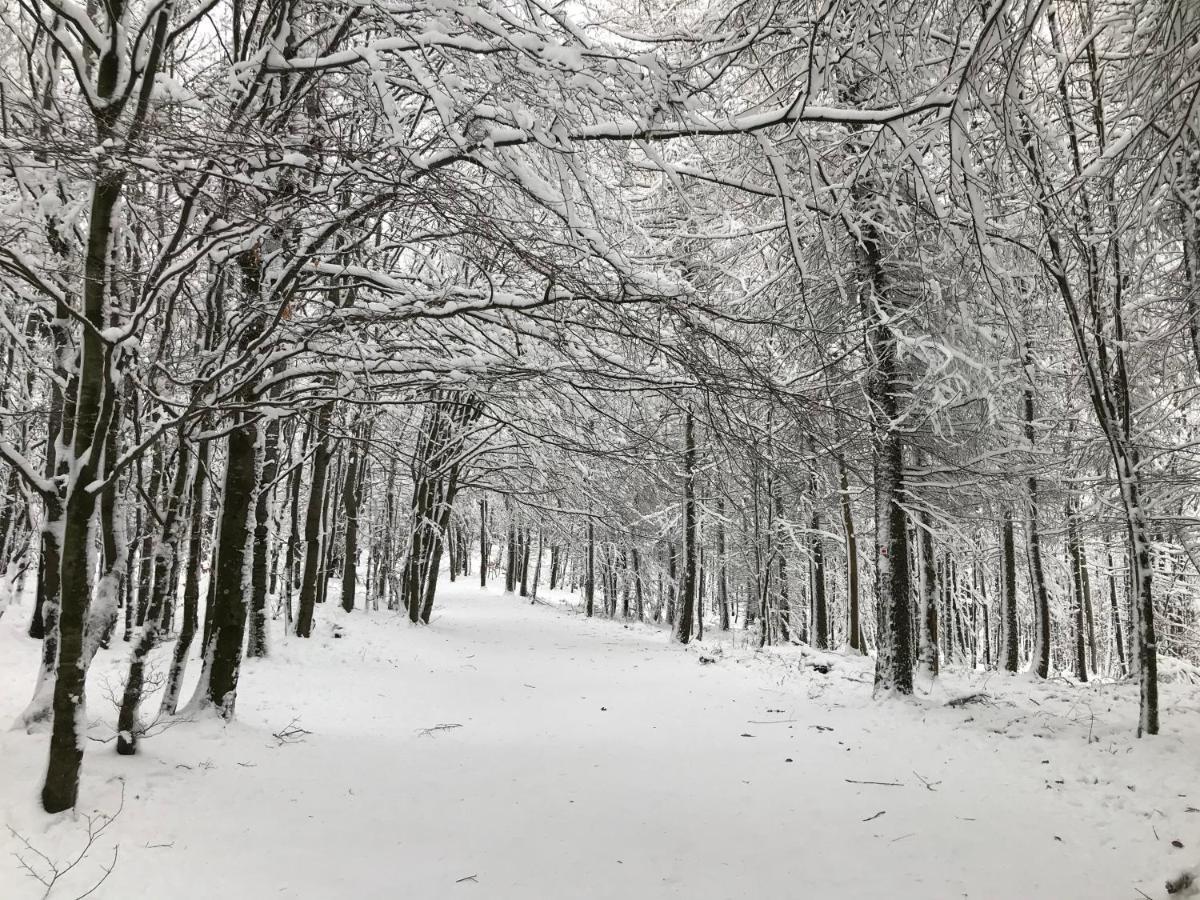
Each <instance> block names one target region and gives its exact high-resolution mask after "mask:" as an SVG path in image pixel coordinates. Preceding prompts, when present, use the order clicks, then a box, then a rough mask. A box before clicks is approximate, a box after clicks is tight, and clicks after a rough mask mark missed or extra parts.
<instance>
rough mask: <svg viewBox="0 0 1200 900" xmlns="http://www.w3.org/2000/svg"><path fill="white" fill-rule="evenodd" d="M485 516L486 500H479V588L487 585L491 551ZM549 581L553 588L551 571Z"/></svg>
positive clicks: (486, 511) (486, 514)
mask: <svg viewBox="0 0 1200 900" xmlns="http://www.w3.org/2000/svg"><path fill="white" fill-rule="evenodd" d="M487 517H488V502H487V500H480V501H479V586H480V587H481V588H482V587H487V568H488V556H489V554H490V552H491V548H490V547H489V546H488V527H487ZM550 581H551V584H550V587H551V588H553V587H554V584H553V581H554V576H553V572H552V573H551V576H550Z"/></svg>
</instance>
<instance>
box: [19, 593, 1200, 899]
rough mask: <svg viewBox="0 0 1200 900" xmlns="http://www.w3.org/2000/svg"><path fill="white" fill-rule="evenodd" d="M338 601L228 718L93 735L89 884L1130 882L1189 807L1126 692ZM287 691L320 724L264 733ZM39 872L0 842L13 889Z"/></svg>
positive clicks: (986, 893)
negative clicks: (920, 675)
mask: <svg viewBox="0 0 1200 900" xmlns="http://www.w3.org/2000/svg"><path fill="white" fill-rule="evenodd" d="M559 602H561V598H559V600H558V601H556V605H557V603H559ZM321 615H322V617H324V618H325V621H324V622H322V624H321V625H320V626H319V627H318V629H317V632H316V635H315V636H314V638H313V639H312V640H311V641H309V642H307V643H303V644H302V643H301V642H299V641H297V640H295V639H290V640H288V641H287V642H283V641H281V640H279V639H278V638H277V640H276V642H275V646H274V647H273V655H272V657H271V658H270V659H267V660H251V661H248V662H247V666H246V671H245V672H244V673H243V680H242V690H241V697H240V699H239V718H238V721H237V722H236V723H234V724H233V725H231V726H229V727H222V726H220V725H219V724H218V723H216V722H212V721H207V720H206V721H202V722H195V723H189V724H184V725H182V726H180V727H178V728H174V729H171V730H168V731H167V732H165V733H163V734H161V735H158V736H156V737H153V738H151V739H148V740H147V741H146V742H145V743H144V744H143V751H142V752H141V753H140V754H139V756H138V757H136V758H134V759H132V760H130V759H121V758H118V757H116V756H115V754H113V753H112V751H111V745H109V746H101V745H98V744H94V745H92V746H91V747H89V754H88V758H87V759H86V760H85V772H86V773H87V775H86V778H85V782H84V797H85V798H86V800H87V802H88V803H90V804H92V805H94V806H95V807H96V808H98V809H100V810H103V811H108V810H111V808H113V807H114V806H115V804H116V800H117V797H118V795H119V791H120V787H119V783H118V782H117V781H116V779H117V778H118V777H119V776H124V777H125V778H126V782H127V786H126V799H125V811H124V812H123V813H122V815H121V817H120V818H119V819H118V822H117V824H116V825H114V826H113V829H111V831H110V833H108V834H106V835H105V837H104V840H102V841H100V842H99V843H98V848H97V850H96V852H95V853H93V854H90V855H89V857H88V860H87V863H86V864H84V865H82V866H81V867H80V868H81V870H82V871H81V872H80V873H79V881H78V883H79V884H80V885H82V886H84V887H86V886H88V885H89V884H90V882H89V881H88V878H91V879H92V881H94V877H93V876H94V875H95V874H96V873H97V872H98V871H99V864H100V863H101V862H103V863H107V861H108V860H107V855H109V854H111V849H109V848H110V847H111V845H112V844H114V843H116V842H118V841H119V842H120V844H121V851H120V859H119V862H118V866H117V868H116V870H115V871H114V873H113V875H112V876H111V878H110V879H109V880H108V881H107V882H106V883H105V884H104V885H103V886H102V887H101V889H100V890H99V891H97V892H96V893H95V894H93V895H92V896H93V897H100V898H101V900H104V898H113V900H117V898H120V900H126V898H143V897H144V898H169V900H191V898H197V900H199V898H210V897H218V896H219V897H222V898H226V900H259V898H268V897H283V898H287V897H293V898H304V900H335V898H355V900H360V898H361V900H384V898H414V900H431V898H459V897H463V898H468V897H475V898H488V900H500V898H512V900H518V898H519V900H541V898H547V900H551V898H620V900H643V898H645V900H649V898H668V897H680V898H683V897H686V898H689V900H717V898H730V900H733V898H743V897H755V898H793V897H794V898H808V897H814V898H816V897H849V898H875V897H879V898H889V900H908V898H913V900H941V898H959V897H972V898H980V900H1003V898H1013V900H1025V898H1054V900H1072V898H1078V900H1105V898H1114V900H1130V898H1134V897H1137V896H1138V895H1137V893H1136V891H1135V890H1134V886H1135V884H1136V885H1139V886H1141V887H1142V888H1143V889H1145V890H1147V891H1148V892H1149V891H1154V890H1155V888H1156V887H1161V882H1160V881H1159V879H1158V875H1159V874H1160V873H1161V871H1162V868H1163V865H1164V855H1163V854H1164V852H1169V850H1167V851H1164V849H1163V848H1164V847H1166V846H1167V845H1166V844H1165V843H1163V842H1165V841H1169V840H1170V839H1171V838H1172V837H1175V836H1176V835H1175V832H1172V831H1171V823H1172V821H1174V822H1183V823H1185V824H1190V820H1193V819H1200V815H1197V816H1190V817H1188V816H1184V817H1182V818H1180V817H1175V818H1174V819H1172V818H1171V817H1170V816H1167V817H1164V818H1161V819H1157V820H1148V819H1147V818H1146V816H1147V810H1152V809H1153V808H1154V807H1156V806H1165V805H1166V804H1167V803H1168V802H1169V799H1170V797H1171V796H1172V795H1177V794H1178V792H1179V785H1178V783H1176V782H1173V781H1172V780H1171V779H1170V778H1167V779H1164V778H1163V777H1162V775H1163V771H1162V766H1163V765H1178V763H1179V761H1182V760H1183V759H1185V757H1184V756H1179V757H1175V756H1173V755H1170V754H1171V753H1173V752H1174V751H1175V750H1176V749H1180V748H1176V746H1175V744H1170V745H1167V744H1165V743H1164V744H1162V745H1160V746H1161V748H1162V749H1161V752H1160V751H1159V750H1154V753H1158V754H1159V755H1158V756H1151V757H1149V758H1146V757H1143V758H1141V759H1139V758H1138V757H1136V756H1126V754H1128V753H1129V750H1128V745H1129V741H1128V740H1126V739H1124V738H1123V737H1121V734H1123V732H1122V731H1120V729H1123V728H1124V726H1125V724H1126V723H1125V720H1124V719H1122V720H1120V721H1119V722H1118V721H1115V720H1114V721H1112V722H1111V723H1109V722H1108V720H1106V719H1104V718H1103V717H1101V718H1100V724H1099V726H1097V724H1096V720H1095V719H1093V720H1092V721H1091V722H1090V723H1089V722H1088V721H1087V720H1086V719H1085V720H1084V721H1083V722H1082V723H1081V724H1079V728H1082V729H1087V728H1089V727H1090V728H1091V729H1093V730H1095V729H1096V728H1097V727H1099V728H1100V729H1101V730H1102V732H1103V734H1104V741H1105V742H1107V744H1106V746H1103V747H1101V746H1100V742H1099V741H1096V742H1094V743H1092V744H1087V743H1086V735H1085V734H1084V732H1083V731H1077V730H1076V731H1071V732H1070V733H1060V731H1061V729H1060V731H1056V730H1055V729H1054V728H1053V727H1049V726H1044V725H1043V724H1039V722H1040V720H1039V719H1038V717H1037V715H1036V710H1034V711H1033V713H1031V714H1029V715H1026V711H1025V710H1022V709H1020V708H1019V707H1014V708H1011V709H1010V708H998V709H992V708H990V707H987V708H985V707H980V706H968V707H964V708H961V709H952V708H947V707H945V706H944V700H945V697H942V698H941V699H940V700H938V701H936V702H929V701H925V702H911V703H909V702H894V703H876V702H874V701H872V700H871V699H870V696H869V694H870V687H869V684H864V683H862V681H863V680H867V679H868V678H869V671H870V670H869V663H867V662H866V661H863V660H858V659H844V658H842V657H838V656H830V657H825V658H824V659H826V660H827V661H831V662H832V663H833V666H834V668H833V670H832V671H831V672H830V673H829V674H819V673H816V672H813V671H812V670H811V669H810V668H808V667H807V666H805V665H803V664H802V662H803V660H802V658H801V657H800V656H799V655H798V654H797V653H792V654H791V655H789V654H788V653H787V652H785V653H784V654H781V655H770V654H765V655H764V654H760V655H757V656H756V655H755V654H753V653H752V652H751V651H749V650H745V649H735V648H733V647H730V646H726V647H723V648H721V650H722V652H715V651H714V645H711V644H706V645H704V646H703V647H697V646H695V645H693V646H692V647H689V648H683V647H679V646H672V645H669V644H668V642H667V636H666V634H665V632H663V631H660V630H657V629H653V628H649V627H643V626H635V627H630V628H625V627H623V626H622V625H621V624H620V623H618V622H612V621H608V620H603V619H593V620H587V619H585V618H583V617H582V616H580V615H578V614H577V613H574V612H573V611H571V610H568V609H566V608H557V609H556V608H548V606H547V605H544V604H541V603H539V604H530V603H529V602H527V601H524V600H520V599H518V598H514V597H504V596H500V595H498V594H496V593H492V592H491V591H490V590H489V592H487V593H484V592H481V591H480V590H479V589H478V588H477V587H475V586H473V585H470V584H463V583H462V582H459V583H458V584H455V585H450V584H445V585H443V586H442V589H441V592H440V596H439V603H438V607H437V610H436V612H435V618H434V622H433V624H432V626H431V627H429V628H413V627H411V626H409V625H408V624H407V623H406V622H404V621H402V620H400V619H398V618H397V617H396V616H394V615H391V614H388V613H383V612H381V613H371V614H368V615H365V616H364V615H363V614H362V613H361V612H358V613H355V614H353V615H351V616H343V615H341V614H340V612H337V613H336V617H335V620H336V622H337V623H338V624H339V625H340V626H341V628H342V632H341V634H342V636H341V637H335V636H334V629H333V628H332V627H331V625H330V623H329V622H328V618H329V617H330V616H334V615H335V611H334V610H332V609H324V610H322V611H321ZM7 624H8V623H5V625H6V626H7ZM705 653H707V654H714V653H715V658H716V661H715V662H714V663H712V664H707V665H702V664H701V663H700V662H699V659H700V656H701V655H702V654H705ZM818 661H819V660H818ZM97 696H98V692H97V691H96V690H95V689H93V698H95V697H97ZM1121 702H1122V703H1124V702H1125V699H1124V698H1122V699H1121ZM93 704H98V705H101V706H102V705H103V701H99V700H96V699H94V700H93ZM93 709H96V705H94V706H93ZM1030 709H1032V707H1031V708H1030ZM0 712H3V713H8V712H10V709H9V708H8V704H7V701H6V706H5V708H4V709H3V710H0ZM986 715H991V716H992V717H993V718H994V719H995V722H994V723H990V722H989V724H988V725H987V726H986V727H985V726H984V724H983V722H982V721H981V720H979V719H977V716H986ZM296 717H298V721H297V722H296V725H297V726H299V727H300V728H303V729H306V730H307V731H308V732H310V733H308V734H300V735H298V738H299V739H298V740H295V741H292V742H286V743H281V742H280V741H279V740H278V739H277V738H275V737H273V733H275V732H280V731H281V730H282V729H283V728H285V727H286V726H288V724H289V723H290V722H291V721H292V720H293V719H294V718H296ZM1014 717H1015V718H1014ZM1196 718H1197V717H1195V716H1193V717H1192V721H1193V722H1194V721H1195V719H1196ZM1010 720H1012V721H1018V720H1019V722H1020V723H1024V724H1018V725H1017V726H1014V727H1011V728H1009V729H1008V730H1007V731H1006V730H1005V728H1003V727H1000V726H1001V725H1003V723H1004V722H1009V724H1010V725H1012V722H1011V721H1010ZM1055 721H1058V720H1055ZM1064 721H1069V722H1076V723H1077V721H1078V720H1077V719H1068V720H1064ZM993 728H995V729H996V730H992V729H993ZM1109 731H1111V732H1112V733H1111V734H1109V733H1108V732H1109ZM998 732H1000V733H998ZM1039 734H1040V736H1039ZM1014 738H1019V739H1014ZM35 742H36V752H31V751H30V749H29V747H30V745H32V744H34V743H35ZM1140 746H1141V747H1145V746H1146V745H1145V744H1142V745H1140ZM42 747H43V745H42V743H41V741H40V740H36V739H33V738H28V737H26V736H25V735H6V736H4V738H3V743H0V750H3V751H5V752H7V753H9V754H10V755H9V756H8V757H7V758H14V757H15V758H16V759H17V761H18V768H20V769H21V770H22V773H23V774H22V777H24V778H25V779H26V780H27V786H26V787H25V788H23V789H22V791H21V792H20V794H21V796H19V797H17V796H13V792H12V791H7V792H5V793H4V794H3V795H2V796H0V799H2V800H3V801H4V802H5V807H4V808H0V812H2V813H4V814H6V815H7V816H8V817H9V818H10V819H13V820H15V822H14V824H15V825H16V826H17V827H18V828H19V830H21V831H22V832H23V833H25V834H27V835H29V836H30V837H31V839H32V841H33V843H34V844H35V846H36V845H43V844H45V843H46V842H49V844H50V845H51V846H54V847H59V848H62V852H63V854H64V855H65V853H66V849H67V848H69V847H71V846H75V844H73V843H72V841H76V842H77V841H78V840H79V837H80V834H79V832H80V828H79V826H77V825H75V826H72V825H71V824H70V823H65V824H64V823H58V824H55V825H52V826H50V827H49V829H47V826H46V824H45V823H46V820H45V818H44V817H40V814H37V813H36V812H34V811H31V810H30V809H29V808H28V804H29V799H30V797H29V793H28V792H32V791H34V790H36V781H37V776H38V775H39V774H40V772H39V771H38V769H39V767H40V765H41V761H42V757H41V753H42V752H43V750H42ZM14 748H15V751H14ZM1139 749H1140V748H1139ZM1182 749H1184V750H1186V747H1183V748H1182ZM1164 754H1165V755H1164ZM1118 755H1123V756H1125V759H1124V761H1122V760H1120V759H1117V756H1118ZM1186 758H1190V759H1193V760H1194V754H1192V755H1191V756H1189V757H1186ZM1106 766H1110V768H1111V766H1120V767H1121V768H1120V769H1119V770H1118V769H1113V770H1112V771H1110V769H1108V768H1105V767H1106ZM1156 767H1157V768H1158V772H1157V774H1156V773H1155V771H1154V769H1155V768H1156ZM1143 770H1144V779H1143V780H1142V781H1141V782H1140V783H1138V784H1135V782H1139V779H1140V778H1143V776H1142V775H1139V771H1143ZM1117 772H1119V775H1120V778H1119V779H1118V777H1117V774H1115V773H1117ZM1179 774H1180V775H1181V776H1182V778H1183V783H1186V782H1187V781H1188V779H1190V778H1191V777H1192V775H1189V774H1188V773H1187V772H1186V770H1184V771H1182V772H1181V773H1179ZM1193 774H1194V772H1193ZM1117 780H1121V781H1123V782H1125V783H1122V784H1117V783H1116V782H1117ZM857 782H881V783H857ZM926 782H927V784H926ZM1151 782H1152V783H1153V785H1154V786H1155V787H1156V788H1157V790H1154V791H1151V792H1149V793H1146V792H1145V790H1144V788H1150V787H1151V784H1150V783H1151ZM1126 785H1132V787H1127V786H1126ZM1194 787H1196V788H1197V789H1200V784H1196V785H1194ZM1139 790H1141V791H1143V793H1138V791H1139ZM1123 795H1124V796H1123ZM1175 802H1176V806H1179V805H1180V804H1181V803H1182V802H1183V801H1175ZM1188 802H1190V803H1192V804H1193V805H1198V806H1200V803H1197V802H1196V799H1195V798H1194V799H1193V800H1191V801H1188ZM1135 804H1136V805H1135ZM1173 809H1174V807H1172V810H1173ZM1155 821H1157V823H1158V830H1159V831H1160V835H1159V836H1160V837H1161V838H1162V841H1163V842H1157V843H1156V838H1155V835H1154V834H1152V827H1153V826H1154V825H1155ZM1197 824H1200V823H1197ZM72 829H74V831H72ZM1181 836H1183V835H1181ZM1186 837H1187V840H1188V841H1189V842H1190V844H1189V846H1192V847H1194V846H1195V842H1194V841H1193V840H1192V838H1200V833H1198V832H1197V829H1196V828H1195V827H1194V826H1193V829H1192V833H1191V834H1190V835H1187V836H1186ZM10 843H11V842H10ZM10 849H12V848H11V847H9V846H8V845H4V846H3V847H0V850H5V851H7V850H10ZM1189 852H1190V851H1189ZM88 866H90V867H91V868H90V870H88ZM1139 879H1141V880H1139ZM1148 879H1153V880H1152V881H1151V880H1148ZM33 887H36V885H34V884H33V883H32V881H30V880H28V879H24V880H22V878H21V874H20V872H19V871H17V870H16V869H15V868H14V867H12V866H9V865H8V861H7V860H5V861H4V863H3V867H2V868H0V897H3V898H5V900H8V898H13V900H19V898H23V897H26V896H28V897H35V896H40V891H33V890H32V888H33ZM55 896H58V895H57V894H56V895H55ZM62 896H64V897H73V896H76V894H73V893H67V892H66V891H65V890H64V892H63V893H62ZM1151 896H1157V894H1156V893H1152V894H1151Z"/></svg>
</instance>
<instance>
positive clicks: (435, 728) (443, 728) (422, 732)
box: [417, 722, 462, 737]
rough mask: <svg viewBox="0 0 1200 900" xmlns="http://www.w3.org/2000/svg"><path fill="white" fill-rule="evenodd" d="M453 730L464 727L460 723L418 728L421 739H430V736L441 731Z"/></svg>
mask: <svg viewBox="0 0 1200 900" xmlns="http://www.w3.org/2000/svg"><path fill="white" fill-rule="evenodd" d="M452 728H462V725H460V724H459V723H458V722H442V723H440V724H438V725H434V726H433V727H432V728H418V729H417V733H418V734H420V735H421V737H429V736H430V735H432V734H436V733H437V732H439V731H449V730H450V729H452Z"/></svg>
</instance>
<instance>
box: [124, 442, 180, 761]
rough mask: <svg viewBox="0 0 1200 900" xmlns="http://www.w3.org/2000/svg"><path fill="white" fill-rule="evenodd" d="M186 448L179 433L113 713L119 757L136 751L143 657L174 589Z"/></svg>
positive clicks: (151, 646)
mask: <svg viewBox="0 0 1200 900" xmlns="http://www.w3.org/2000/svg"><path fill="white" fill-rule="evenodd" d="M186 449H187V443H186V439H185V436H184V434H182V433H180V435H179V453H178V458H177V459H176V462H175V477H174V478H173V480H172V485H171V489H170V493H169V494H168V495H167V498H166V504H165V506H164V508H163V517H162V528H161V531H160V533H159V536H158V540H157V545H156V547H155V552H154V576H153V588H152V592H153V593H152V594H151V597H150V602H149V604H148V606H149V608H148V609H147V611H146V621H145V623H144V624H143V626H142V632H141V634H140V635H138V639H137V640H136V641H135V642H134V644H133V648H132V650H131V651H130V654H129V673H128V675H127V676H126V678H125V688H124V690H123V691H122V693H121V705H120V710H119V711H118V713H117V753H119V754H121V755H122V756H130V755H132V754H133V753H134V752H135V751H136V749H137V741H138V737H139V736H140V734H141V731H140V728H139V726H138V721H137V718H138V708H139V706H140V705H141V702H142V694H143V692H144V690H145V685H146V657H147V656H149V654H150V651H151V650H153V649H154V647H156V646H157V645H158V640H159V636H160V635H161V634H162V632H163V630H164V625H165V624H166V623H165V621H164V619H165V614H166V611H167V600H168V597H169V596H170V594H171V593H172V591H173V590H174V588H175V585H174V584H173V583H172V582H171V579H170V573H171V570H172V569H173V568H174V563H175V556H176V554H177V553H178V551H179V538H180V534H179V518H180V516H179V512H180V507H181V506H182V504H183V496H184V492H185V491H186V490H187V480H188V468H189V466H188V461H187V458H186V456H185V453H186Z"/></svg>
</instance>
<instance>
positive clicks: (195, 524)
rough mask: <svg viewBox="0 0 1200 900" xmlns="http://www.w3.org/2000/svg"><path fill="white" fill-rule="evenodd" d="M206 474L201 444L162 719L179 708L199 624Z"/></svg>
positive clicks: (205, 451) (205, 456) (205, 450)
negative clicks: (179, 614)
mask: <svg viewBox="0 0 1200 900" xmlns="http://www.w3.org/2000/svg"><path fill="white" fill-rule="evenodd" d="M207 471H208V444H207V443H202V444H201V445H200V447H199V449H198V451H197V455H196V466H195V470H194V472H193V473H192V487H191V499H190V501H189V502H190V504H191V522H190V524H189V526H188V562H187V568H186V569H185V570H184V576H183V621H182V623H181V624H180V626H179V637H178V638H176V640H175V648H174V650H173V651H172V652H171V666H170V668H169V669H168V670H167V683H166V686H165V687H164V688H163V697H162V704H161V706H160V707H159V709H160V713H161V714H162V715H166V716H173V715H175V710H176V708H177V707H178V706H179V694H180V691H181V690H182V689H183V673H184V670H185V668H186V666H187V657H188V652H189V651H190V650H191V648H192V641H193V640H194V639H195V637H196V631H197V629H198V627H199V624H200V567H201V564H202V563H203V560H204V496H205V491H204V484H205V482H206V480H207ZM214 577H215V573H214Z"/></svg>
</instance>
